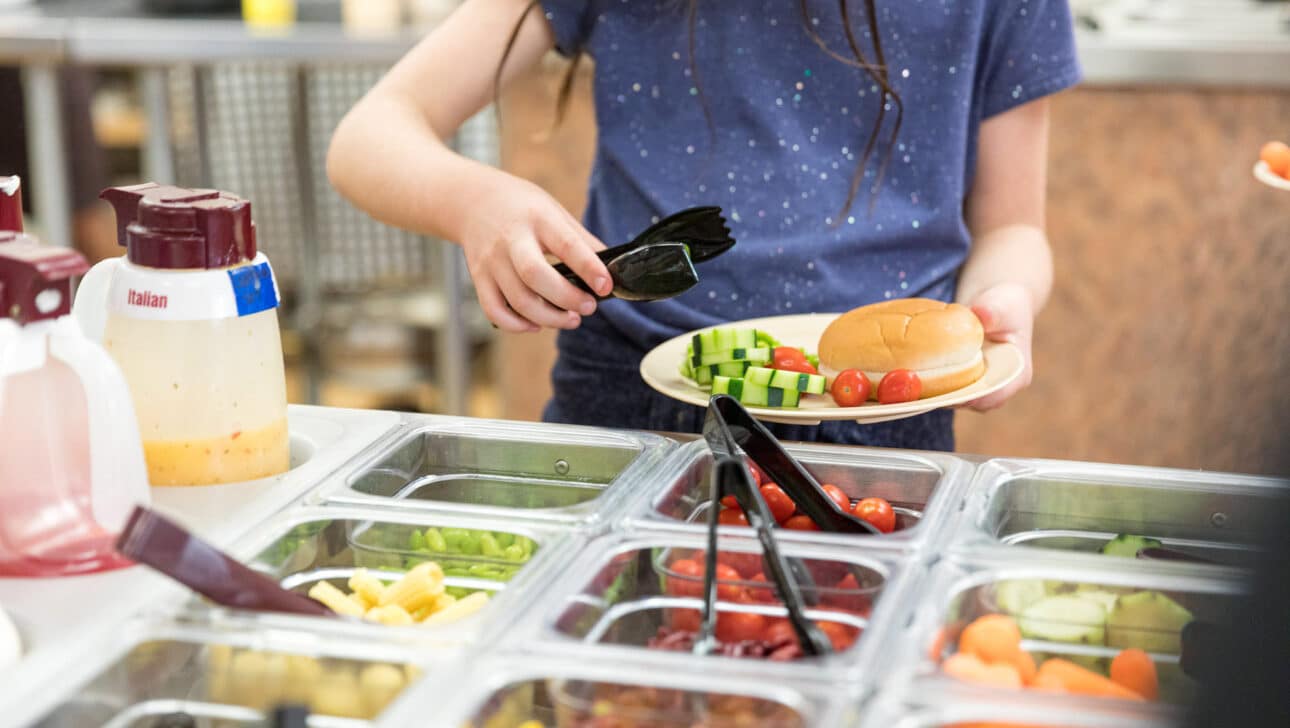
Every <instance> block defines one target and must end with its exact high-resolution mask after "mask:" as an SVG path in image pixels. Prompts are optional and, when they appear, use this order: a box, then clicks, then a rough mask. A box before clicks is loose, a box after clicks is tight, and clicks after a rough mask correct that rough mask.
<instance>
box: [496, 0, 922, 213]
mask: <svg viewBox="0 0 1290 728" xmlns="http://www.w3.org/2000/svg"><path fill="white" fill-rule="evenodd" d="M863 2H864V10H865V19H866V20H867V22H868V26H869V35H870V36H871V37H872V39H873V54H874V60H873V61H870V60H869V59H868V58H866V56H865V53H864V51H863V50H862V49H861V47H860V42H859V40H858V39H857V38H856V34H855V29H854V28H852V26H851V8H850V5H851V2H850V0H838V13H839V15H840V16H841V19H842V28H843V32H844V33H845V35H846V39H847V50H849V51H850V52H851V55H850V57H847V56H844V55H842V54H841V53H838V52H837V51H835V50H834V49H832V48H830V47H829V44H828V43H827V42H826V41H825V40H824V38H823V36H821V35H820V34H819V31H817V30H816V29H815V27H814V23H812V22H811V12H810V8H809V7H808V5H807V0H798V6H799V8H800V9H801V12H802V24H803V26H804V27H805V28H806V33H807V35H808V36H809V37H810V38H811V40H812V41H813V42H814V43H815V44H816V45H817V46H819V47H820V49H821V50H822V51H824V52H825V53H826V54H827V55H828V56H829V57H830V58H833V59H834V60H836V61H839V62H840V63H844V64H846V65H848V66H851V67H853V68H858V69H860V70H862V71H864V72H865V74H866V75H867V76H869V78H870V79H872V80H873V82H874V83H875V84H877V85H878V87H879V88H880V89H881V90H882V92H883V95H882V99H881V100H880V103H879V104H878V114H877V118H876V119H875V121H874V125H873V129H872V130H871V131H870V132H869V138H868V139H867V140H866V142H865V147H864V153H863V154H862V155H861V156H860V162H859V164H857V165H856V170H855V173H854V174H853V175H852V177H851V186H850V188H849V189H848V191H847V200H846V203H845V204H844V205H843V207H842V214H841V215H839V216H838V222H837V223H835V224H840V223H841V220H842V218H843V217H845V216H846V213H847V211H849V210H850V209H851V206H852V205H853V204H854V203H855V199H856V196H857V195H858V194H859V192H860V184H861V182H863V180H864V176H865V169H866V168H867V167H868V166H869V162H870V161H871V160H872V158H873V154H874V152H875V151H876V150H877V147H878V138H879V136H881V135H882V127H883V124H884V123H885V122H886V120H887V107H888V102H890V104H891V105H893V106H894V111H895V114H896V121H895V124H894V125H893V127H892V131H891V137H890V138H889V139H888V140H887V146H886V149H885V151H884V152H883V157H882V162H881V163H880V164H879V165H878V172H877V174H876V176H875V178H874V183H873V186H872V187H871V188H870V193H871V194H873V195H875V196H874V197H871V198H870V205H869V209H870V211H871V212H872V210H873V204H874V202H876V200H877V198H876V193H877V191H878V188H879V186H880V185H881V184H882V180H883V177H885V176H886V173H887V166H888V164H889V163H890V161H891V155H892V150H893V149H894V148H895V146H896V139H897V137H898V136H899V135H900V127H901V124H902V122H903V121H904V116H905V104H904V102H903V101H902V99H901V97H900V93H899V92H897V91H896V89H895V88H893V87H892V85H891V78H890V75H889V74H888V70H887V60H886V55H885V54H884V53H883V47H882V35H881V34H880V33H879V31H878V10H877V7H876V5H877V0H863ZM540 3H541V0H531V2H529V4H528V5H527V6H525V8H524V12H523V13H522V14H521V15H520V18H519V20H518V21H516V23H515V27H514V28H513V29H512V30H511V35H510V38H509V39H507V41H506V50H505V51H504V52H503V54H502V60H501V61H500V62H499V63H498V64H497V72H496V74H495V76H494V78H493V100H494V102H495V103H497V102H499V101H500V98H501V82H502V68H503V67H504V66H505V65H506V61H507V59H509V58H510V56H511V51H512V50H513V49H514V48H515V42H516V40H517V39H518V38H519V34H520V29H521V28H522V27H523V26H524V21H525V20H526V19H527V18H528V16H529V13H530V12H532V11H533V9H534V8H535V7H538V6H539V5H540ZM698 15H699V0H689V11H688V12H687V13H686V22H687V25H688V26H689V49H688V50H689V60H690V75H691V78H692V79H693V82H694V87H695V89H696V91H697V96H698V99H699V103H700V105H701V107H702V109H703V117H704V119H705V120H706V121H707V123H708V134H709V136H710V137H712V136H714V135H715V133H716V131H715V130H716V125H715V124H714V123H713V120H712V109H711V107H710V106H709V105H708V102H707V97H706V96H705V94H704V92H703V83H702V80H701V79H700V78H699V69H698V67H697V65H696V63H695V49H696V37H697V34H696V25H697V23H698ZM582 56H583V54H582V52H581V51H579V52H577V53H575V54H574V56H573V60H572V62H571V63H570V64H569V68H568V70H567V71H566V72H565V75H564V78H563V80H561V82H560V91H559V96H558V98H557V101H556V117H555V124H556V125H559V124H560V123H561V122H562V121H563V120H564V116H565V113H566V112H567V110H568V106H569V99H570V97H571V96H572V93H573V84H574V80H575V78H576V76H577V72H578V66H579V62H580V61H581V60H582ZM498 106H500V104H498Z"/></svg>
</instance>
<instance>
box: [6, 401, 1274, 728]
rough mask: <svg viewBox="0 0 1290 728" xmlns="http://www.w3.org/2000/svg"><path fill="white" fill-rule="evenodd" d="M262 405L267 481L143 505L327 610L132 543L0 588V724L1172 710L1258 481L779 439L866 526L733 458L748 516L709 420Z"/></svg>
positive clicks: (1199, 680)
mask: <svg viewBox="0 0 1290 728" xmlns="http://www.w3.org/2000/svg"><path fill="white" fill-rule="evenodd" d="M290 427H291V432H292V438H291V443H292V454H293V469H292V470H291V471H289V472H288V473H287V474H286V475H284V476H280V477H278V478H274V479H272V480H269V481H260V482H257V483H249V484H234V485H228V486H211V487H206V488H185V489H164V488H163V489H154V502H155V504H156V505H157V508H158V510H160V511H164V512H166V514H167V515H168V516H169V517H172V518H174V520H175V521H176V522H178V523H181V524H183V525H184V526H185V527H186V528H188V529H189V530H191V531H193V532H194V533H196V534H198V535H199V536H200V537H201V538H202V539H204V540H205V541H207V542H208V543H210V544H213V545H214V546H216V547H218V548H220V549H222V550H224V551H225V552H227V553H228V554H229V555H231V556H232V557H233V558H235V559H236V560H237V561H240V562H241V563H243V564H245V565H247V566H249V567H250V568H251V569H253V570H254V571H256V572H258V573H259V574H262V575H264V576H266V577H268V579H269V580H270V581H271V582H273V583H276V584H277V585H278V586H280V587H282V588H283V589H285V590H288V591H291V592H295V593H297V594H298V595H305V596H307V597H311V598H312V599H314V600H315V601H317V602H318V603H320V604H322V605H324V606H325V607H326V610H322V611H324V612H326V613H325V614H321V615H313V614H287V613H270V612H255V611H250V610H246V609H238V608H230V607H227V606H219V605H215V604H213V603H211V602H208V601H206V600H205V599H203V598H200V597H196V596H194V595H193V594H192V593H191V592H188V591H185V590H184V589H183V588H181V587H179V586H178V585H177V584H174V583H172V582H170V581H168V580H165V579H164V578H162V577H160V576H158V575H156V574H154V573H152V572H149V571H147V570H145V567H143V566H135V567H131V568H127V569H123V570H119V571H115V572H110V573H105V574H97V575H92V576H84V577H69V578H67V579H61V580H56V581H38V580H25V579H24V580H16V579H9V580H0V603H3V604H4V606H5V609H6V610H7V611H8V612H9V613H10V616H11V617H12V618H13V619H14V622H15V624H16V625H17V631H18V634H19V639H20V641H21V643H22V646H23V652H24V654H23V656H22V657H21V658H19V659H18V661H17V662H16V663H14V664H13V665H12V666H10V667H8V668H0V685H3V686H4V687H2V688H0V716H3V718H0V722H4V721H13V724H14V725H38V726H113V727H114V728H115V727H118V726H120V727H126V726H129V727H131V728H142V727H145V726H146V727H154V728H160V727H162V726H166V727H168V728H177V727H179V726H193V727H199V726H200V727H203V728H204V727H206V726H258V725H266V726H267V725H275V723H273V722H272V721H273V719H272V716H273V714H274V712H275V710H277V709H278V708H280V707H282V706H286V705H296V706H304V707H307V709H308V713H309V717H308V721H307V722H308V725H312V726H320V727H323V726H348V727H350V728H357V727H358V726H369V725H389V726H446V727H450V728H462V727H464V726H469V727H470V728H555V727H556V726H559V727H560V728H663V727H665V726H682V727H686V728H693V727H696V726H704V727H706V728H718V727H721V728H735V727H736V726H774V727H784V728H790V727H791V728H806V727H808V726H829V727H834V726H857V727H858V726H871V725H872V726H899V727H900V728H915V727H920V728H921V727H931V726H1067V727H1079V728H1082V727H1085V726H1087V727H1090V728H1092V727H1094V726H1108V727H1109V726H1151V725H1168V724H1169V722H1170V721H1171V719H1173V718H1175V717H1176V716H1177V714H1178V711H1180V710H1182V709H1183V708H1185V706H1186V705H1187V704H1188V702H1189V701H1191V700H1192V699H1194V697H1195V695H1196V694H1197V691H1198V689H1199V687H1200V685H1201V684H1203V681H1204V680H1205V679H1206V675H1207V674H1208V673H1207V663H1208V662H1209V661H1210V657H1209V655H1212V647H1213V644H1214V642H1215V640H1221V635H1222V634H1223V630H1224V629H1226V627H1227V625H1226V623H1225V620H1227V619H1230V615H1231V613H1232V605H1233V604H1234V603H1236V602H1238V601H1239V600H1241V599H1242V598H1243V595H1242V590H1243V583H1244V578H1245V576H1246V574H1247V572H1246V569H1247V567H1248V566H1249V565H1250V563H1251V557H1252V556H1253V555H1254V549H1255V546H1254V543H1255V541H1256V535H1257V534H1258V532H1259V530H1260V528H1261V527H1262V526H1263V525H1264V524H1263V522H1262V520H1261V519H1263V518H1265V514H1266V513H1268V512H1269V510H1270V509H1269V508H1268V507H1267V506H1268V504H1269V503H1271V502H1272V500H1273V499H1274V498H1276V497H1278V496H1280V495H1281V494H1282V493H1283V492H1284V489H1285V487H1286V483H1284V482H1282V481H1278V480H1274V479H1269V478H1259V477H1251V476H1241V475H1226V474H1216V473H1205V474H1198V473H1194V472H1181V471H1171V470H1164V469H1151V468H1140V467H1116V466H1103V465H1089V464H1080V463H1067V462H1049V461H1023V460H982V459H978V458H972V459H969V458H961V457H958V456H954V455H946V454H940V453H918V452H903V451H888V450H878V449H866V448H849V447H837V446H822V445H797V444H790V445H787V446H786V451H787V453H788V454H789V455H790V456H791V457H790V459H791V460H794V461H796V462H797V463H800V465H801V467H802V468H804V469H805V471H806V472H807V473H809V474H810V475H811V476H813V477H814V479H815V480H817V481H818V482H819V483H821V484H827V485H825V486H824V487H823V492H824V493H825V494H827V495H828V497H829V499H830V500H831V501H832V502H833V503H834V504H835V511H836V512H837V513H840V514H846V516H848V517H850V518H852V519H853V520H854V521H855V523H856V524H857V528H858V527H860V526H863V527H864V528H865V529H866V531H865V532H857V533H843V532H839V530H838V529H831V530H830V529H828V528H826V529H825V530H819V529H820V526H819V525H817V522H819V523H823V521H820V518H819V513H820V511H819V510H818V509H813V507H812V506H810V505H809V504H806V503H803V502H802V501H801V500H798V496H796V495H795V493H796V492H797V489H796V488H795V487H793V486H791V485H790V484H787V483H779V484H776V483H773V482H772V476H771V475H768V474H767V473H766V472H765V471H764V470H763V469H762V468H759V467H756V466H755V465H754V466H752V467H751V468H750V474H749V476H747V477H746V480H748V482H749V483H751V484H752V485H754V486H756V487H757V489H758V491H759V492H760V494H761V496H762V498H763V499H764V504H765V505H766V506H767V508H766V510H765V513H766V514H769V516H770V518H769V519H765V520H764V519H763V518H762V517H761V516H759V515H757V513H755V512H754V511H755V510H756V509H750V510H748V511H747V512H745V510H744V509H743V508H741V505H747V504H748V503H749V502H750V501H747V500H744V499H742V498H736V497H734V496H733V495H732V496H724V497H721V494H722V493H725V492H726V491H725V490H722V489H717V488H714V487H713V484H714V478H718V474H719V473H720V474H721V475H720V483H719V484H722V485H723V484H724V483H725V482H726V481H725V479H726V475H725V474H724V473H725V471H719V470H718V469H716V467H715V464H714V461H715V459H716V458H714V454H713V451H712V450H710V449H709V447H710V446H709V441H704V440H698V441H687V439H686V438H668V437H664V436H660V435H655V434H647V433H632V432H617V431H608V430H595V429H586V428H571V427H560V426H550V425H540V424H523V423H513V422H493V421H483V420H471V419H462V418H449V417H436V416H412V415H394V414H390V413H359V412H346V411H340V410H326V409H316V408H294V407H293V408H292V410H291V414H290ZM741 446H742V445H741ZM752 452H753V451H752V450H749V453H750V454H751V453H752ZM754 462H757V463H758V464H760V462H759V461H757V460H754ZM771 469H772V470H775V469H776V468H775V467H774V466H772V468H771ZM781 472H782V471H781ZM781 486H783V487H782V488H781ZM723 487H724V485H723ZM718 499H719V500H720V502H718ZM808 513H809V514H812V515H808ZM750 521H751V525H752V526H754V527H756V526H758V524H761V526H764V527H769V528H762V529H761V530H758V529H755V528H750V527H749V523H750ZM710 522H711V523H713V524H717V525H716V527H715V530H714V531H712V532H711V533H710V529H709V523H710ZM769 534H773V536H770V535H769ZM767 539H769V540H770V541H769V542H770V543H772V544H773V545H774V550H775V551H778V553H775V554H772V553H771V552H768V551H767V550H766V548H765V545H766V544H767V543H768V541H767ZM785 565H786V566H787V568H786V569H785V568H781V567H784V566H785ZM714 567H715V568H714ZM709 568H714V574H713V576H712V577H711V578H708V579H706V580H705V576H707V573H708V572H707V569H709ZM786 572H787V573H788V574H790V575H791V577H792V578H791V580H789V581H785V578H786V577H785V573H786ZM789 583H791V584H792V586H784V585H785V584H789ZM709 587H710V588H711V592H710V593H709V592H708V591H707V589H708V588H709ZM790 592H792V593H790ZM710 595H711V596H710ZM803 635H815V636H818V638H819V639H821V640H822V642H820V643H814V644H812V643H809V642H804V641H801V640H804V639H805V637H803ZM821 647H822V649H819V648H821ZM7 724H8V723H6V725H7Z"/></svg>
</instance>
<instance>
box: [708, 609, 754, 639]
mask: <svg viewBox="0 0 1290 728" xmlns="http://www.w3.org/2000/svg"><path fill="white" fill-rule="evenodd" d="M765 630H766V618H765V617H763V616H762V615H760V614H749V613H747V612H721V613H720V614H718V615H717V639H719V640H721V641H722V642H743V641H744V640H759V639H761V637H762V635H763V634H764V633H765Z"/></svg>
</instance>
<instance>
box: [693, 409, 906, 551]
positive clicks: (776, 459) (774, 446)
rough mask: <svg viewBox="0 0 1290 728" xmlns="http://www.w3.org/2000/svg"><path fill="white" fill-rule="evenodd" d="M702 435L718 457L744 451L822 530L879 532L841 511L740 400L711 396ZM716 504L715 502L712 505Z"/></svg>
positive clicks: (732, 455) (863, 521)
mask: <svg viewBox="0 0 1290 728" xmlns="http://www.w3.org/2000/svg"><path fill="white" fill-rule="evenodd" d="M703 437H704V439H705V440H707V442H708V447H709V448H711V449H712V452H713V453H714V454H715V455H716V456H717V457H718V458H720V457H737V456H738V455H737V450H743V451H744V452H745V453H747V454H748V457H750V458H752V461H753V462H755V463H757V467H759V468H761V469H762V471H763V472H765V473H766V474H767V475H769V476H770V478H771V481H772V482H774V483H776V484H778V485H779V487H780V488H781V489H783V491H784V492H785V493H787V494H788V497H789V498H791V499H792V500H793V502H794V503H796V504H797V507H798V508H800V509H801V510H802V512H803V513H805V514H806V515H807V516H809V517H810V518H811V520H812V521H815V523H816V525H818V526H819V527H820V530H822V531H830V532H833V533H864V534H873V535H877V534H879V533H881V532H880V531H879V530H878V529H877V528H876V527H875V526H874V525H873V524H871V523H869V522H868V521H865V520H862V519H859V518H856V517H855V516H853V515H851V514H850V513H846V512H844V511H843V510H842V509H841V508H839V507H838V505H837V504H836V503H834V502H833V500H832V499H831V498H829V496H828V495H827V494H826V493H825V492H824V489H823V488H821V487H820V484H819V483H818V482H816V480H815V478H813V477H811V474H810V473H808V472H806V468H803V467H802V464H801V463H799V462H797V459H796V458H794V457H793V456H792V455H789V454H788V451H787V450H785V449H784V448H783V446H782V445H780V444H779V441H778V440H776V439H775V436H774V435H772V434H770V430H767V429H766V426H765V425H763V424H762V423H760V422H758V421H757V419H756V418H755V417H753V416H752V415H751V414H749V413H748V410H746V409H744V406H743V405H742V404H740V403H739V400H737V399H735V398H733V397H731V396H729V395H725V394H717V395H713V397H712V399H711V400H709V402H708V417H707V420H706V421H705V422H704V424H703ZM716 507H717V506H716V504H715V503H714V504H713V508H714V509H715V508H716Z"/></svg>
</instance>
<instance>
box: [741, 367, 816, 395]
mask: <svg viewBox="0 0 1290 728" xmlns="http://www.w3.org/2000/svg"><path fill="white" fill-rule="evenodd" d="M754 371H759V376H761V375H760V371H766V372H769V374H768V375H765V376H767V377H769V385H770V386H772V387H779V388H780V389H795V390H797V391H798V392H805V393H807V394H824V377H822V376H820V375H819V374H804V373H801V372H786V371H783V370H782V369H765V370H762V369H761V368H760V367H751V368H749V369H748V375H749V376H752V373H753V372H754Z"/></svg>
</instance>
